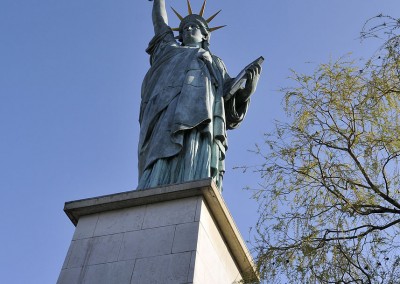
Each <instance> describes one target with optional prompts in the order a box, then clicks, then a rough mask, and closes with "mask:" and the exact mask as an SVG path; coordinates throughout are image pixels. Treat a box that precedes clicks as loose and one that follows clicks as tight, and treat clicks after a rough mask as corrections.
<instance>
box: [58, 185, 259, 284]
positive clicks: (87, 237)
mask: <svg viewBox="0 0 400 284" xmlns="http://www.w3.org/2000/svg"><path fill="white" fill-rule="evenodd" d="M64 211H65V212H66V214H67V215H68V217H69V218H70V219H71V221H72V223H73V224H74V225H76V230H75V233H74V236H73V238H72V242H71V245H70V248H69V250H68V253H67V256H66V259H65V262H64V265H63V268H62V271H61V273H60V276H59V279H58V282H57V283H58V284H78V283H79V284H80V283H85V284H89V283H90V284H102V283H104V284H136V283H137V284H147V283H152V284H153V283H154V284H155V283H160V284H166V283H171V284H177V283H180V284H184V283H207V284H212V283H215V284H224V283H226V284H232V283H238V282H239V281H240V280H242V279H243V278H244V277H246V278H248V277H253V278H254V277H256V276H255V272H254V267H253V262H252V258H251V255H250V254H249V252H248V250H247V248H246V245H245V244H244V242H243V240H242V238H241V236H240V234H239V232H238V230H237V228H236V225H235V224H234V222H233V220H232V217H231V215H230V213H229V211H228V209H227V207H226V206H225V204H224V201H223V199H222V197H221V195H220V193H219V192H218V190H217V189H216V187H215V185H214V184H213V183H212V181H211V180H201V181H195V182H190V183H184V184H178V185H171V186H165V187H159V188H154V189H147V190H141V191H130V192H124V193H119V194H113V195H108V196H102V197H96V198H90V199H85V200H79V201H72V202H67V203H66V204H65V208H64Z"/></svg>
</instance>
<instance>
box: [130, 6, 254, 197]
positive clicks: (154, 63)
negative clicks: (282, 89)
mask: <svg viewBox="0 0 400 284" xmlns="http://www.w3.org/2000/svg"><path fill="white" fill-rule="evenodd" d="M187 2H188V10H189V15H188V16H186V17H182V16H181V15H180V14H179V13H178V12H177V11H176V10H174V9H172V10H173V11H174V13H175V14H176V15H177V16H178V18H179V19H180V20H181V23H180V25H179V28H176V29H172V28H171V27H169V26H168V18H167V12H166V9H165V0H154V1H153V12H152V18H153V25H154V33H155V36H154V38H153V39H152V40H151V41H150V43H149V47H148V48H147V50H146V52H147V53H148V54H149V55H150V63H151V67H150V69H149V71H148V72H147V74H146V76H145V78H144V80H143V85H142V92H141V99H142V101H141V106H140V116H139V122H140V138H139V147H138V155H139V185H138V189H146V188H150V187H156V186H160V185H166V184H174V183H181V182H186V181H193V180H198V179H204V178H212V179H213V180H214V182H215V183H216V185H217V186H218V188H219V189H220V190H222V179H223V175H224V172H225V166H224V160H225V153H226V150H227V148H228V143H227V134H226V131H227V129H234V128H236V127H237V126H238V125H239V124H240V123H241V121H242V120H243V119H244V117H245V115H246V112H247V109H248V106H249V102H250V96H251V95H252V94H253V93H254V91H255V89H256V86H257V82H258V79H259V75H260V72H261V66H260V64H261V63H260V62H254V63H253V64H250V65H249V66H247V67H246V68H245V69H244V71H243V72H244V73H243V72H242V73H243V74H242V75H241V77H243V78H244V79H242V81H241V82H243V81H245V83H244V84H239V85H238V84H237V82H238V79H241V78H238V77H239V76H240V75H239V76H238V77H237V78H231V77H230V76H229V75H228V73H227V70H226V67H225V64H224V63H223V61H222V60H221V59H220V58H219V57H217V56H215V55H214V54H212V53H211V51H210V49H209V44H210V35H211V33H212V32H213V31H215V30H217V29H219V28H222V27H223V26H219V27H215V28H210V27H209V23H210V22H211V21H212V20H213V19H214V17H215V16H216V15H217V14H218V13H219V12H217V13H216V14H214V15H213V16H211V17H210V18H208V19H205V18H203V15H204V10H205V6H206V0H204V3H203V6H202V8H201V11H200V13H199V14H194V13H193V11H192V8H191V4H190V2H189V0H188V1H187ZM173 31H177V32H179V35H178V36H177V37H175V36H174V34H173ZM176 39H177V40H176ZM235 86H236V87H235ZM237 86H239V87H237Z"/></svg>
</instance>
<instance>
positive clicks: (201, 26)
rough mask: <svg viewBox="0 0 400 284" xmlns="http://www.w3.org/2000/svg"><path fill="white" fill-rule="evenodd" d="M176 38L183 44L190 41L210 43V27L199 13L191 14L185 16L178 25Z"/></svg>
mask: <svg viewBox="0 0 400 284" xmlns="http://www.w3.org/2000/svg"><path fill="white" fill-rule="evenodd" d="M178 40H179V41H180V42H182V44H183V45H187V44H190V43H204V45H205V46H208V45H209V43H210V28H209V27H208V23H207V22H206V20H205V19H204V18H203V17H201V16H200V15H196V14H192V15H189V16H187V17H185V18H184V19H183V20H182V21H181V24H180V25H179V36H178Z"/></svg>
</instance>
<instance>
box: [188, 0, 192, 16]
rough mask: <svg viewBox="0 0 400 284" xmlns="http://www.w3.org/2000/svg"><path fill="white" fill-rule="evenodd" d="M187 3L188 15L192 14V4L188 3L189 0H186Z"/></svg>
mask: <svg viewBox="0 0 400 284" xmlns="http://www.w3.org/2000/svg"><path fill="white" fill-rule="evenodd" d="M187 5H188V11H189V15H192V14H193V11H192V6H191V5H190V1H189V0H187Z"/></svg>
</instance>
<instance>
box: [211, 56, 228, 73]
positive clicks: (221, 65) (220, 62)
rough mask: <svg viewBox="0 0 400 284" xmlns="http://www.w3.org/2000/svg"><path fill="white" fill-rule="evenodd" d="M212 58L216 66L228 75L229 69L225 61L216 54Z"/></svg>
mask: <svg viewBox="0 0 400 284" xmlns="http://www.w3.org/2000/svg"><path fill="white" fill-rule="evenodd" d="M212 58H213V61H214V62H215V64H216V65H217V67H218V68H219V69H220V70H221V71H223V72H224V73H227V69H226V66H225V63H224V61H223V60H222V59H221V58H220V57H218V56H216V55H214V54H213V55H212Z"/></svg>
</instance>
